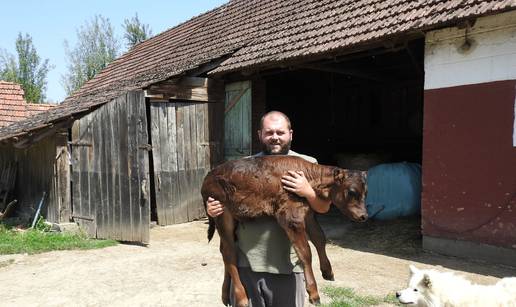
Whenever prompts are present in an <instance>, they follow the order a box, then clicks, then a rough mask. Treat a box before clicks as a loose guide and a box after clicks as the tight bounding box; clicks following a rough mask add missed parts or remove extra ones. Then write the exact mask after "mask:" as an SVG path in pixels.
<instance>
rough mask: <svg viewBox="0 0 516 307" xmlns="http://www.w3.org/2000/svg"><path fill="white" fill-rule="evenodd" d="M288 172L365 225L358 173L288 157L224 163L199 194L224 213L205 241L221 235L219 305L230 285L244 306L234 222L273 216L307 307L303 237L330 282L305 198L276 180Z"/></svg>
mask: <svg viewBox="0 0 516 307" xmlns="http://www.w3.org/2000/svg"><path fill="white" fill-rule="evenodd" d="M289 170H293V171H302V172H303V173H304V174H305V177H306V178H307V179H308V182H309V183H310V185H311V186H312V187H313V189H314V191H315V192H316V194H317V195H318V196H319V197H321V198H324V199H331V201H332V202H333V204H334V205H335V206H337V208H339V209H340V211H342V213H344V214H345V215H347V216H348V217H350V218H351V219H353V220H355V221H365V220H366V219H367V211H366V208H365V205H364V200H365V192H366V185H365V180H364V176H363V174H362V173H361V172H353V171H348V170H344V169H340V168H337V167H332V166H324V165H318V164H313V163H310V162H308V161H306V160H304V159H302V158H299V157H293V156H266V157H251V158H245V159H241V160H234V161H229V162H226V163H224V164H222V165H220V166H218V167H216V168H215V169H213V170H212V171H210V172H209V173H208V175H206V177H205V178H204V182H203V185H202V188H201V194H202V197H203V200H204V203H206V200H207V199H208V197H213V198H214V199H216V200H219V201H220V202H221V203H222V204H223V205H224V207H225V210H224V213H223V214H222V215H220V216H218V217H216V218H214V219H212V218H210V227H209V229H208V239H209V240H210V239H211V238H212V237H213V234H214V232H215V227H216V228H217V231H218V233H219V235H220V252H221V254H222V257H223V260H224V270H225V274H224V283H223V286H222V301H223V303H224V304H225V305H227V304H228V303H229V284H230V283H229V281H230V278H231V280H232V281H233V287H234V293H235V300H236V302H235V303H236V306H238V307H242V306H248V298H247V295H246V293H245V289H244V287H243V285H242V282H241V280H240V277H239V275H238V270H237V250H236V248H237V247H236V245H235V241H234V232H235V227H236V221H241V220H247V219H252V218H257V217H260V216H272V217H274V218H275V219H276V220H277V221H278V223H279V225H280V226H281V227H282V228H283V229H284V230H285V232H286V233H287V236H288V238H289V239H290V241H291V242H292V245H293V246H294V249H295V251H296V253H297V255H298V257H299V259H300V261H301V262H302V264H303V267H304V275H305V281H306V290H307V292H308V295H309V299H310V302H311V303H314V304H318V303H319V300H320V299H319V293H318V291H317V285H316V283H315V278H314V274H313V271H312V255H311V252H310V247H309V245H308V241H307V238H306V231H308V232H309V236H310V238H311V239H312V242H314V241H317V242H314V245H315V246H316V248H317V252H318V253H319V256H320V257H321V256H322V258H321V270H322V271H323V276H324V277H325V278H327V279H333V272H332V271H331V265H330V262H329V260H328V258H327V256H326V253H325V251H324V244H325V238H324V234H323V233H322V230H321V229H320V226H319V225H318V224H317V222H315V219H314V218H313V212H312V211H311V209H310V206H309V204H308V203H307V201H306V199H305V198H302V197H299V196H297V195H295V194H293V193H290V192H287V191H286V190H284V189H283V187H282V183H281V181H280V180H281V177H282V176H283V175H285V174H287V172H288V171H289Z"/></svg>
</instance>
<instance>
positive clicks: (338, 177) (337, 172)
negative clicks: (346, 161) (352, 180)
mask: <svg viewBox="0 0 516 307" xmlns="http://www.w3.org/2000/svg"><path fill="white" fill-rule="evenodd" d="M346 177H347V172H346V170H343V169H340V168H335V169H334V170H333V179H334V180H335V181H336V182H338V183H342V181H343V180H344V179H346Z"/></svg>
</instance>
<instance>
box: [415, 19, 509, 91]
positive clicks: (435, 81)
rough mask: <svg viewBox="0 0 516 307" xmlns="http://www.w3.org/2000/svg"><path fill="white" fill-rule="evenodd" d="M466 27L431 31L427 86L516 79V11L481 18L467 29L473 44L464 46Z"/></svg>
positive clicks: (426, 49) (435, 86)
mask: <svg viewBox="0 0 516 307" xmlns="http://www.w3.org/2000/svg"><path fill="white" fill-rule="evenodd" d="M465 32H466V30H465V29H458V28H457V27H452V28H445V29H441V30H436V31H431V32H428V33H427V35H426V43H425V90H426V89H435V88H443V87H452V86H459V85H467V84H476V83H486V82H493V81H502V80H514V79H516V11H511V12H506V13H503V14H498V15H493V16H487V17H482V18H478V19H477V20H476V23H475V25H474V26H473V27H472V28H471V29H470V30H469V31H468V37H469V38H470V39H472V40H473V44H472V47H471V48H470V49H469V50H467V51H463V50H461V48H460V47H461V46H462V45H463V43H464V41H465Z"/></svg>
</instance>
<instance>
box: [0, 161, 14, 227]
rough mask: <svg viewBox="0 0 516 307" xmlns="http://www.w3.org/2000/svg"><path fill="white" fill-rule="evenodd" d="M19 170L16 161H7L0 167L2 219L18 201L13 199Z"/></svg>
mask: <svg viewBox="0 0 516 307" xmlns="http://www.w3.org/2000/svg"><path fill="white" fill-rule="evenodd" d="M17 170H18V168H17V165H16V162H8V163H5V164H4V165H3V166H2V167H1V168H0V220H2V219H4V218H5V217H7V216H8V215H9V214H10V212H11V211H12V209H13V208H14V205H16V203H17V202H18V201H17V200H16V199H12V198H13V194H14V184H15V183H16V172H17Z"/></svg>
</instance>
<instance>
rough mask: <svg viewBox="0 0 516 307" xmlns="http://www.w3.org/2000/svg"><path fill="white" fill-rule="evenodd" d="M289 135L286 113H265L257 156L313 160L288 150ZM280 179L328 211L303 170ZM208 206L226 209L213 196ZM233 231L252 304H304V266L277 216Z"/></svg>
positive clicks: (216, 211) (287, 187) (315, 207)
mask: <svg viewBox="0 0 516 307" xmlns="http://www.w3.org/2000/svg"><path fill="white" fill-rule="evenodd" d="M292 135H293V131H292V129H291V125H290V120H289V118H288V117H287V116H286V115H285V114H283V113H281V112H278V111H271V112H268V113H267V114H265V115H264V116H263V117H262V119H261V126H260V130H258V138H259V139H260V142H261V144H262V149H263V151H262V152H260V153H258V154H256V155H255V156H264V155H293V156H299V157H302V158H304V159H305V160H307V161H310V162H313V163H317V160H316V159H314V158H312V157H309V156H305V155H301V154H298V153H296V152H294V151H292V150H290V145H291V143H292ZM281 182H282V183H283V188H284V189H285V190H287V191H290V192H292V193H295V194H297V195H298V196H300V197H304V198H306V199H307V200H308V202H309V203H310V206H311V207H312V209H313V210H314V211H316V212H319V213H324V212H327V211H328V210H329V208H330V201H326V200H322V199H320V198H319V197H317V195H316V194H315V192H314V190H313V188H312V187H311V186H310V184H309V183H308V180H307V179H306V177H305V175H304V174H303V172H300V171H296V170H291V171H289V172H288V174H286V175H285V176H283V177H282V180H281ZM206 208H207V212H208V215H210V216H211V217H216V216H218V215H220V214H222V213H223V212H224V207H223V205H222V204H221V203H220V202H219V201H217V200H215V199H213V198H211V197H210V198H208V200H207V204H206ZM236 235H237V246H238V248H239V251H238V271H239V274H240V278H241V280H242V283H243V285H244V287H245V289H246V293H247V296H248V298H249V302H250V306H251V307H261V306H263V307H265V306H271V307H289V306H292V307H299V306H303V305H304V300H305V283H304V278H303V269H302V267H301V264H300V262H298V259H297V255H296V254H295V251H294V249H293V248H292V246H291V243H290V241H289V239H288V238H287V235H286V234H285V232H284V230H283V229H282V228H281V227H280V226H279V225H278V224H277V222H276V220H274V219H273V218H271V217H263V218H258V219H255V220H252V221H246V222H240V223H239V225H238V228H237V230H236ZM231 288H232V287H231ZM231 300H232V301H233V294H231ZM232 305H233V304H232Z"/></svg>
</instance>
